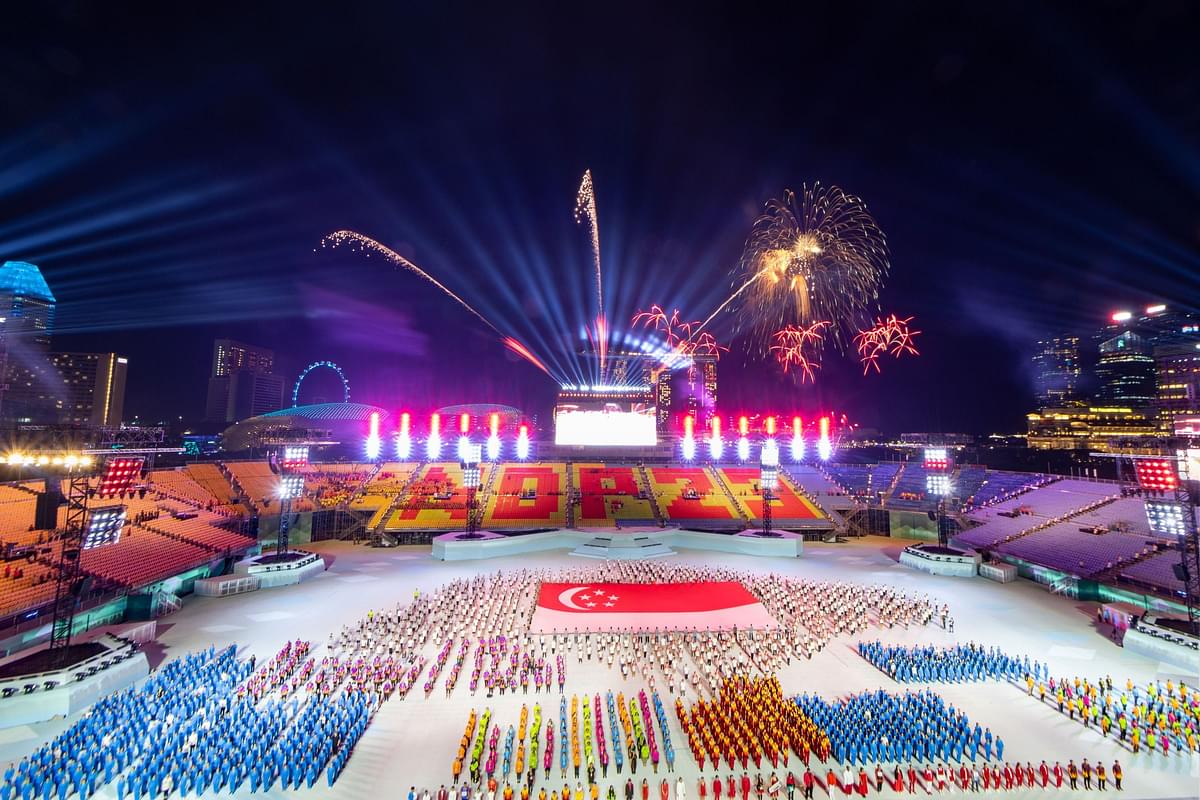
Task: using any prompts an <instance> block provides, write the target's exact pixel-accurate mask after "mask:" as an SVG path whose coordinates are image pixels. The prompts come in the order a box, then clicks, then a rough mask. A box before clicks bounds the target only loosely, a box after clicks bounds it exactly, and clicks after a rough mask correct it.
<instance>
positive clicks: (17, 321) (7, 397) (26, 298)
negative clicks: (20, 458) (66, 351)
mask: <svg viewBox="0 0 1200 800" xmlns="http://www.w3.org/2000/svg"><path fill="white" fill-rule="evenodd" d="M55 305H56V301H55V299H54V294H53V293H52V292H51V291H50V287H49V286H47V285H46V279H45V278H43V277H42V272H41V270H39V269H38V268H37V267H36V266H34V265H33V264H30V263H28V262H26V261H5V262H4V265H3V266H0V419H4V420H6V421H10V422H30V421H42V420H43V418H44V417H45V415H46V414H47V413H48V411H49V409H47V408H46V407H45V406H44V401H43V398H44V397H45V391H46V388H47V384H46V381H47V378H48V377H49V365H48V363H47V361H46V354H47V353H48V352H49V351H50V336H51V334H52V333H53V332H54V309H55Z"/></svg>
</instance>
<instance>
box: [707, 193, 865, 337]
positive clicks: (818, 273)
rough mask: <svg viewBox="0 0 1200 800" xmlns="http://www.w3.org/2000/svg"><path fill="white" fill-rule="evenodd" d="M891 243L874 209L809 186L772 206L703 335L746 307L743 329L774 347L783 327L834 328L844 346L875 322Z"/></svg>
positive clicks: (768, 205)
mask: <svg viewBox="0 0 1200 800" xmlns="http://www.w3.org/2000/svg"><path fill="white" fill-rule="evenodd" d="M888 267H889V256H888V246H887V238H886V237H885V236H884V234H883V231H881V230H880V229H879V226H878V225H877V224H876V222H875V219H874V218H873V217H872V216H871V214H870V213H869V212H868V211H867V207H866V204H865V203H863V201H862V200H861V199H860V198H858V197H856V196H854V195H850V194H847V193H845V192H844V191H842V190H841V189H840V188H838V187H836V186H832V187H828V188H827V187H823V186H821V185H820V184H819V183H817V184H813V185H812V186H808V185H805V186H803V187H802V188H801V192H800V194H799V195H797V194H796V193H794V192H792V191H786V192H784V195H783V197H782V198H779V199H771V200H769V201H767V203H766V206H765V208H764V211H763V214H762V215H761V216H759V218H758V219H757V220H755V222H754V226H753V228H752V229H751V231H750V236H749V237H748V238H747V239H746V245H745V248H744V250H743V252H742V258H741V262H740V263H739V265H738V268H737V270H736V273H735V276H734V285H735V286H736V287H737V288H736V289H735V290H734V291H733V293H732V294H731V295H730V296H729V297H728V298H726V300H725V301H724V302H723V303H721V305H720V306H718V307H717V310H716V311H714V312H713V313H712V314H711V315H709V317H708V319H706V320H705V321H704V322H703V323H701V325H700V326H699V327H698V328H697V329H696V332H697V333H698V332H699V331H700V330H703V329H704V328H705V327H707V326H708V323H709V322H711V321H712V320H713V319H714V318H715V317H716V316H717V314H718V313H720V312H721V311H722V310H724V309H725V308H726V307H728V306H729V305H730V304H731V303H733V302H734V301H740V304H739V306H738V308H737V317H736V320H737V322H736V324H737V327H738V329H739V330H741V329H746V330H749V331H751V332H752V333H753V334H755V335H756V336H757V337H758V338H759V342H760V346H762V347H764V348H766V347H768V345H769V343H770V342H771V339H772V336H773V331H775V330H776V326H778V325H779V323H780V322H781V321H783V320H789V319H791V320H796V321H797V322H798V323H801V324H811V323H812V322H814V321H817V320H828V321H830V322H831V323H832V324H831V328H830V331H829V333H830V335H831V337H832V338H833V339H834V340H835V341H836V342H838V343H840V342H841V338H842V335H843V334H844V335H846V336H850V335H851V334H852V333H853V332H855V331H857V330H858V329H859V326H860V325H862V324H863V323H864V322H865V321H867V320H868V319H869V311H870V309H871V308H873V307H874V306H875V305H876V304H877V302H878V298H879V286H880V284H881V282H882V280H883V278H884V276H885V275H886V274H887V271H888Z"/></svg>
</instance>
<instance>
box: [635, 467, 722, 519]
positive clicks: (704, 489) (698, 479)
mask: <svg viewBox="0 0 1200 800" xmlns="http://www.w3.org/2000/svg"><path fill="white" fill-rule="evenodd" d="M646 472H647V474H648V475H649V476H650V490H651V491H652V492H654V498H655V500H656V501H657V503H658V508H659V511H661V512H662V514H663V516H664V517H666V518H668V519H669V520H670V521H672V522H677V523H678V522H699V523H705V522H713V521H718V522H722V521H729V522H732V521H734V520H739V521H740V520H741V514H740V513H739V512H738V509H737V508H736V507H735V506H734V505H733V501H732V500H730V499H729V498H728V497H726V496H725V493H724V492H723V491H721V488H720V487H719V486H717V485H715V484H714V482H713V479H712V478H711V477H710V475H709V473H708V471H707V470H706V469H704V468H703V467H652V468H651V467H648V468H647V469H646Z"/></svg>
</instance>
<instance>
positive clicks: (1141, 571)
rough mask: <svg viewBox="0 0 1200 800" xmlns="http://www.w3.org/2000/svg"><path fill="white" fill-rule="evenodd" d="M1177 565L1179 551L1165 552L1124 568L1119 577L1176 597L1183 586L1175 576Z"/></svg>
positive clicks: (1181, 591) (1182, 589)
mask: <svg viewBox="0 0 1200 800" xmlns="http://www.w3.org/2000/svg"><path fill="white" fill-rule="evenodd" d="M1177 564H1179V551H1178V550H1166V551H1163V552H1160V553H1159V554H1158V555H1155V556H1151V557H1150V558H1147V559H1146V560H1145V561H1139V562H1138V563H1136V564H1131V565H1130V566H1128V567H1125V568H1124V569H1122V570H1121V572H1120V576H1121V577H1122V578H1125V579H1127V580H1132V581H1136V582H1137V583H1140V584H1144V585H1146V586H1150V587H1152V588H1155V589H1158V590H1160V591H1165V592H1167V593H1168V594H1172V595H1178V594H1182V593H1183V591H1184V585H1183V581H1181V580H1179V578H1178V577H1176V575H1175V566H1176V565H1177Z"/></svg>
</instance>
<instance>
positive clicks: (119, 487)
mask: <svg viewBox="0 0 1200 800" xmlns="http://www.w3.org/2000/svg"><path fill="white" fill-rule="evenodd" d="M144 463H145V459H143V458H138V457H125V456H121V457H118V458H110V459H109V460H108V461H107V462H106V463H105V464H104V475H103V477H101V478H100V487H99V488H98V489H97V491H96V493H97V494H98V495H99V496H100V497H113V496H114V495H118V494H123V493H125V492H128V491H129V490H130V489H132V488H133V484H134V482H135V481H137V479H138V478H139V477H140V476H141V474H142V464H144Z"/></svg>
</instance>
